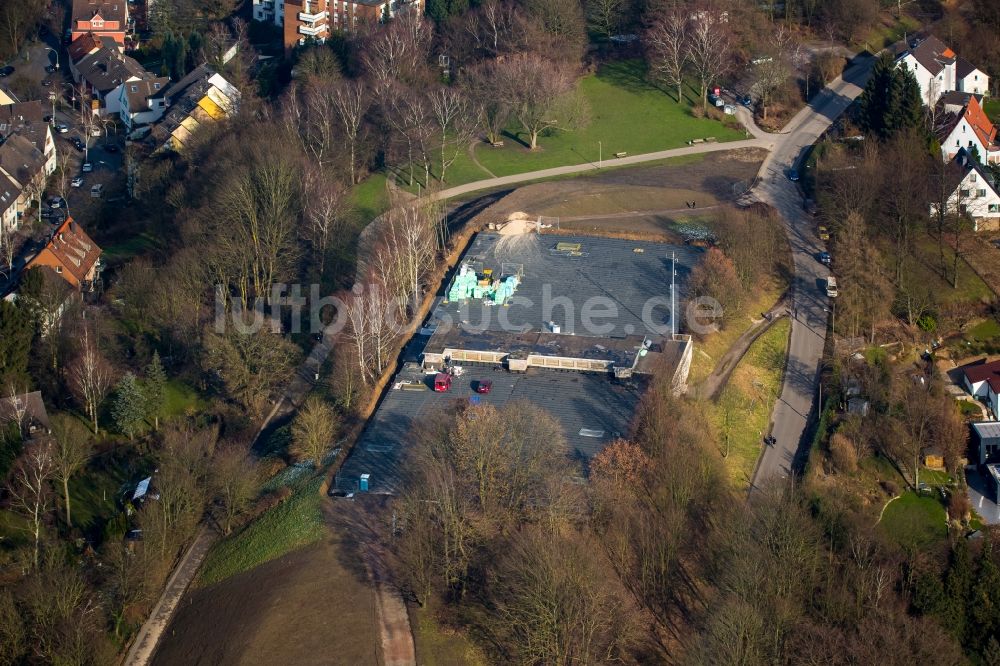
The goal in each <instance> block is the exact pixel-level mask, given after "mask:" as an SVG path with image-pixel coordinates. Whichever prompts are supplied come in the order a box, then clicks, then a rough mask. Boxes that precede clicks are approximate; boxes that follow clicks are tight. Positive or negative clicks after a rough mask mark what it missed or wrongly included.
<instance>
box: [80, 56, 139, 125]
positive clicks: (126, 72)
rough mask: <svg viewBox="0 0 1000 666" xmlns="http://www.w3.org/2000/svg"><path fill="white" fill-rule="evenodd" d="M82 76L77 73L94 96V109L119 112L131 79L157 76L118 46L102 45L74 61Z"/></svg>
mask: <svg viewBox="0 0 1000 666" xmlns="http://www.w3.org/2000/svg"><path fill="white" fill-rule="evenodd" d="M74 69H75V70H76V72H77V74H78V77H74V78H75V79H76V80H77V82H78V83H80V84H81V85H82V86H83V88H84V90H85V91H86V92H87V93H89V94H90V95H91V96H92V97H93V101H94V111H95V113H97V114H98V115H101V116H106V115H117V114H119V113H120V112H121V99H122V94H123V87H124V85H125V84H126V83H128V82H129V81H140V80H144V79H150V78H153V75H152V74H150V73H149V72H147V71H146V70H145V69H143V67H142V65H140V64H139V63H138V62H136V61H135V60H134V59H132V58H130V57H128V56H127V55H125V54H124V53H122V52H121V51H119V50H118V49H117V48H111V47H108V46H102V47H101V48H99V49H97V50H96V51H92V52H90V53H88V54H87V55H85V56H84V57H83V58H82V59H81V60H80V61H79V62H77V63H74Z"/></svg>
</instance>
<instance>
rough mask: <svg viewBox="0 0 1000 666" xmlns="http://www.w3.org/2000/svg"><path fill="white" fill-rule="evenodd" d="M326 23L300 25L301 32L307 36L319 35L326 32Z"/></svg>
mask: <svg viewBox="0 0 1000 666" xmlns="http://www.w3.org/2000/svg"><path fill="white" fill-rule="evenodd" d="M326 31H327V29H326V24H325V23H324V24H323V25H300V26H299V34H300V35H305V36H307V37H319V36H321V35H323V36H325V34H326Z"/></svg>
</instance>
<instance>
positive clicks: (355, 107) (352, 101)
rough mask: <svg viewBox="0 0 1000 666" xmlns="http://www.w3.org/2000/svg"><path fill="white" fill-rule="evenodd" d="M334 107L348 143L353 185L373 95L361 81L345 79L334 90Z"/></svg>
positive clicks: (356, 179)
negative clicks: (359, 145) (362, 136)
mask: <svg viewBox="0 0 1000 666" xmlns="http://www.w3.org/2000/svg"><path fill="white" fill-rule="evenodd" d="M333 103H334V109H335V111H336V114H337V119H338V120H339V121H340V128H341V133H342V136H343V137H344V142H345V143H346V144H347V152H348V163H349V165H350V172H351V185H354V184H355V183H357V182H358V173H357V152H358V142H359V141H360V139H361V135H362V131H363V129H364V120H365V115H366V114H367V113H368V109H369V108H371V103H372V100H371V95H370V94H369V92H368V89H367V88H366V87H365V85H364V83H363V82H361V81H344V82H342V83H341V84H340V85H339V86H337V87H336V88H335V89H334V91H333Z"/></svg>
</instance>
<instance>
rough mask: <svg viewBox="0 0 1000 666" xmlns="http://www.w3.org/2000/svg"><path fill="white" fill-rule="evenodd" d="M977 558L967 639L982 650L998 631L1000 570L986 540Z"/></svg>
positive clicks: (999, 620)
mask: <svg viewBox="0 0 1000 666" xmlns="http://www.w3.org/2000/svg"><path fill="white" fill-rule="evenodd" d="M985 541H986V543H985V544H984V546H983V552H982V553H981V554H980V556H979V572H978V575H977V576H976V582H975V583H974V584H973V586H972V595H971V598H970V600H969V637H970V638H972V639H973V641H974V642H975V643H976V644H977V645H979V646H982V647H983V648H986V647H987V643H988V639H989V638H991V637H993V636H996V634H997V630H998V629H1000V569H997V565H996V562H995V561H994V560H993V544H992V542H991V540H990V538H989V537H987V538H986V540H985Z"/></svg>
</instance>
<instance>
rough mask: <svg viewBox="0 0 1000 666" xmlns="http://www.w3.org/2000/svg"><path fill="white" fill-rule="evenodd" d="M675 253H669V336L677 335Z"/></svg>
mask: <svg viewBox="0 0 1000 666" xmlns="http://www.w3.org/2000/svg"><path fill="white" fill-rule="evenodd" d="M676 265H677V252H676V251H671V252H670V335H671V338H672V337H674V336H676V335H677V269H676Z"/></svg>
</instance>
